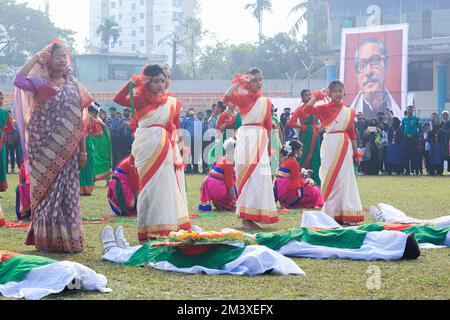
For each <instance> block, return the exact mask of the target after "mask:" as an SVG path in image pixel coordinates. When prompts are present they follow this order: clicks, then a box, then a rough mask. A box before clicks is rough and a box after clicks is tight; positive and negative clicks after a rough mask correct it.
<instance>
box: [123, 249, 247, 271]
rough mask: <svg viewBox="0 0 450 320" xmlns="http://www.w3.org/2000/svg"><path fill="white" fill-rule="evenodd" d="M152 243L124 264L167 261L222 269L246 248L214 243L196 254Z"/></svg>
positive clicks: (180, 264)
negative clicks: (204, 250)
mask: <svg viewBox="0 0 450 320" xmlns="http://www.w3.org/2000/svg"><path fill="white" fill-rule="evenodd" d="M151 245H152V243H151V242H148V243H146V244H145V245H143V246H142V248H140V249H139V250H138V251H136V252H135V253H134V254H133V256H132V257H131V258H130V259H129V260H128V261H127V262H125V263H124V265H126V266H134V267H140V266H144V265H146V264H149V263H157V262H162V261H167V262H169V263H171V264H172V265H174V266H175V267H177V268H191V267H193V266H201V267H204V268H208V269H221V268H222V267H223V266H224V265H226V264H227V263H230V262H231V261H234V260H236V259H237V258H239V257H240V256H241V254H242V252H244V249H245V247H242V248H239V247H233V246H228V245H214V247H213V248H211V249H209V250H207V251H206V252H203V253H200V254H196V255H185V254H183V253H182V252H180V251H179V250H178V249H177V248H168V247H157V248H152V247H151Z"/></svg>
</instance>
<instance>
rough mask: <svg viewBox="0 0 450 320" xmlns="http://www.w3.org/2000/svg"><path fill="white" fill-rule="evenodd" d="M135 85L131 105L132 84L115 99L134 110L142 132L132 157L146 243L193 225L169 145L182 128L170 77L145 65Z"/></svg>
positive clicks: (140, 230)
mask: <svg viewBox="0 0 450 320" xmlns="http://www.w3.org/2000/svg"><path fill="white" fill-rule="evenodd" d="M131 85H133V87H134V88H135V90H136V91H135V93H134V94H133V102H131V99H130V97H129V93H130V86H129V85H127V86H125V87H124V88H123V89H122V90H121V91H120V92H119V93H118V94H117V95H116V97H115V99H114V101H115V102H116V103H118V104H121V105H123V106H125V107H133V108H132V109H134V108H136V113H135V116H136V120H137V126H138V129H137V130H136V133H135V141H134V143H133V148H132V156H133V157H134V162H135V166H136V168H137V170H138V173H139V179H140V193H139V198H138V203H137V220H138V237H139V240H140V241H141V242H145V241H147V240H148V239H152V238H154V237H155V236H156V235H163V236H166V235H168V234H169V233H170V232H171V231H177V230H179V229H185V230H187V229H189V228H190V227H191V223H190V222H189V214H188V208H187V204H186V202H185V201H184V199H183V196H182V193H181V191H180V186H179V181H178V179H177V177H176V174H175V170H174V153H173V152H174V149H173V144H172V141H171V138H172V133H173V132H174V130H175V129H176V128H177V127H179V121H180V114H179V110H180V107H181V106H180V104H181V102H179V101H178V100H177V99H175V98H173V97H171V96H169V95H168V94H166V93H165V89H166V78H165V74H164V70H163V69H162V68H161V67H160V66H158V65H151V66H147V67H145V68H144V70H143V74H141V75H140V76H134V77H133V78H132V82H131ZM133 113H134V112H133ZM177 124H178V125H177Z"/></svg>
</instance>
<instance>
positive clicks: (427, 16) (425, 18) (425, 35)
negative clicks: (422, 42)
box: [422, 11, 432, 39]
mask: <svg viewBox="0 0 450 320" xmlns="http://www.w3.org/2000/svg"><path fill="white" fill-rule="evenodd" d="M431 35H432V34H431V11H422V39H430V38H431Z"/></svg>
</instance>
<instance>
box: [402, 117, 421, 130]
mask: <svg viewBox="0 0 450 320" xmlns="http://www.w3.org/2000/svg"><path fill="white" fill-rule="evenodd" d="M402 127H403V133H404V134H405V135H417V134H419V131H420V123H419V118H417V117H416V116H412V117H406V118H403V120H402Z"/></svg>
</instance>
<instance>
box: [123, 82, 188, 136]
mask: <svg viewBox="0 0 450 320" xmlns="http://www.w3.org/2000/svg"><path fill="white" fill-rule="evenodd" d="M168 98H169V95H168V94H167V93H164V94H161V95H160V96H154V95H152V94H151V93H150V92H149V91H148V89H146V88H145V87H143V86H138V87H137V88H136V92H135V94H134V107H135V109H136V118H137V121H138V122H139V120H140V119H141V118H142V117H144V116H145V115H146V114H148V113H149V112H151V111H153V110H156V109H157V108H158V107H159V106H161V105H163V104H165V103H166V102H167V99H168ZM114 102H115V103H117V104H120V105H121V106H124V107H127V108H131V104H130V87H129V84H128V83H127V84H126V85H125V86H124V87H123V88H122V90H120V91H119V92H118V93H117V94H116V96H115V97H114ZM181 107H182V103H181V101H180V100H178V99H177V107H176V111H175V113H174V114H173V116H172V118H171V119H169V121H168V122H167V126H166V127H165V128H166V129H167V130H168V131H169V132H170V133H172V132H173V131H174V129H175V128H176V129H178V128H180V110H181Z"/></svg>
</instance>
